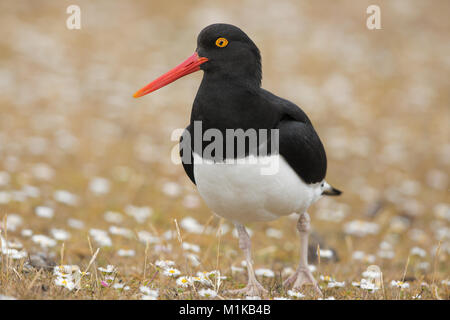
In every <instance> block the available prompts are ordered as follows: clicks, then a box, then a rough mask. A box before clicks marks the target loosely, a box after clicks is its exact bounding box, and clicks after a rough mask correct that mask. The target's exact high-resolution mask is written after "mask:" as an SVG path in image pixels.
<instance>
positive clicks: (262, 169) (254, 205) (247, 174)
mask: <svg viewBox="0 0 450 320" xmlns="http://www.w3.org/2000/svg"><path fill="white" fill-rule="evenodd" d="M269 168H270V169H269ZM273 169H276V170H273ZM194 177H195V181H196V184H197V188H198V191H199V193H200V195H201V196H202V198H203V199H204V200H205V202H206V204H207V205H208V206H209V207H210V208H211V209H212V210H213V211H214V212H215V213H216V214H217V215H219V216H221V217H223V218H226V219H229V220H231V221H234V222H238V223H247V222H253V221H271V220H275V219H278V218H279V217H281V216H285V215H290V214H291V213H293V212H296V213H302V212H305V211H306V209H307V208H308V207H309V206H310V205H311V204H312V203H313V202H315V201H316V200H318V199H319V198H320V196H321V194H322V191H323V190H324V189H325V188H327V186H328V184H327V183H325V182H321V183H315V184H306V183H305V182H303V181H302V179H301V178H300V177H299V176H298V175H297V174H296V173H295V171H294V170H293V169H292V168H291V166H290V165H289V164H288V163H287V161H286V160H285V159H284V158H283V156H281V155H271V156H265V157H258V158H257V157H255V156H249V157H247V158H245V159H241V163H236V160H235V159H228V160H226V161H225V163H223V162H222V163H212V162H211V161H209V162H207V161H205V160H204V159H202V158H201V157H200V156H199V155H198V154H196V153H194Z"/></svg>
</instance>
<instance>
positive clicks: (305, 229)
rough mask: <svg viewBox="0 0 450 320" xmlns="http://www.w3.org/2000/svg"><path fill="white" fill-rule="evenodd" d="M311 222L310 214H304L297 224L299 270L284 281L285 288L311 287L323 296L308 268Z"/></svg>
mask: <svg viewBox="0 0 450 320" xmlns="http://www.w3.org/2000/svg"><path fill="white" fill-rule="evenodd" d="M310 222H311V219H310V218H309V215H308V213H306V212H303V213H302V214H300V217H299V219H298V222H297V230H298V232H299V233H300V263H299V264H298V268H297V270H295V272H294V273H293V274H292V275H291V276H290V277H289V278H288V279H286V280H285V281H284V283H283V285H284V286H290V285H292V284H293V287H292V289H294V290H300V289H302V287H303V286H304V285H311V286H312V287H313V289H314V291H315V292H316V293H317V294H318V295H319V296H322V292H321V291H320V288H319V286H318V285H317V282H316V280H315V279H314V276H313V275H312V273H311V271H310V270H309V267H308V238H309V232H310V228H311V226H310Z"/></svg>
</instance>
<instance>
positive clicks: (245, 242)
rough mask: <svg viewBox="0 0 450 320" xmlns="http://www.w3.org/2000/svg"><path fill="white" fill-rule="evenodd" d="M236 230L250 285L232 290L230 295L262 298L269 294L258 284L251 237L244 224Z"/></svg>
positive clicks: (237, 225)
mask: <svg viewBox="0 0 450 320" xmlns="http://www.w3.org/2000/svg"><path fill="white" fill-rule="evenodd" d="M236 229H237V232H238V235H239V248H241V250H242V251H244V254H245V261H246V262H247V271H248V284H247V286H246V287H245V288H243V289H237V290H230V291H228V293H231V294H245V295H247V296H262V295H264V294H266V293H267V290H266V289H264V288H263V286H262V285H261V284H260V283H259V282H258V280H257V279H256V276H255V271H254V270H253V263H252V257H251V242H250V236H249V235H248V233H247V230H245V227H244V226H243V225H242V224H236Z"/></svg>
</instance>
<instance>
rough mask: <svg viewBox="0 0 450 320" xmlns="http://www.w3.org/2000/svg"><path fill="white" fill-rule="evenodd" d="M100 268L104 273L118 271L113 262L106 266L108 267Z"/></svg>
mask: <svg viewBox="0 0 450 320" xmlns="http://www.w3.org/2000/svg"><path fill="white" fill-rule="evenodd" d="M98 270H100V271H101V272H104V273H114V272H116V267H114V266H113V265H111V264H108V265H107V266H106V268H103V267H98Z"/></svg>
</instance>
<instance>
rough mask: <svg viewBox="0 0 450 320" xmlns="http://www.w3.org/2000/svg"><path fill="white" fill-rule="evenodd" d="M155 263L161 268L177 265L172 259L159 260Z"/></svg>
mask: <svg viewBox="0 0 450 320" xmlns="http://www.w3.org/2000/svg"><path fill="white" fill-rule="evenodd" d="M155 265H156V266H157V267H160V268H168V267H171V266H174V265H175V262H174V261H172V260H157V261H156V262H155Z"/></svg>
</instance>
